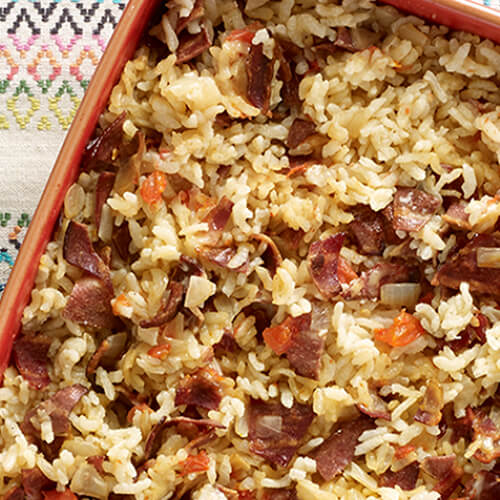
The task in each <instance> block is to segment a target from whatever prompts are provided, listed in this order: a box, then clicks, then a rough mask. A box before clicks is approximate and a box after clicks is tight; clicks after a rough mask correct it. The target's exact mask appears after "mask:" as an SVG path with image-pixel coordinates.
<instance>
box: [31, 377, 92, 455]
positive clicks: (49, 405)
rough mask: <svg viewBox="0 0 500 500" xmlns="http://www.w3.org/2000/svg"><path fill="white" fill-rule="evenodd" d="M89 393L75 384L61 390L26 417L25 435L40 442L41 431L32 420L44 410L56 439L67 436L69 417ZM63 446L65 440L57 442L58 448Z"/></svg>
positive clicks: (69, 425) (69, 426) (81, 386)
mask: <svg viewBox="0 0 500 500" xmlns="http://www.w3.org/2000/svg"><path fill="white" fill-rule="evenodd" d="M87 392H88V389H87V388H86V387H84V386H83V385H80V384H74V385H70V386H68V387H65V388H64V389H60V390H59V391H57V392H56V393H55V394H54V395H53V396H51V397H50V398H49V399H47V400H45V401H42V402H41V403H40V404H39V405H38V406H36V407H35V408H33V409H31V410H29V411H28V412H27V413H26V415H25V416H24V420H23V422H22V423H21V430H22V431H23V433H24V435H25V436H26V437H27V438H28V439H30V440H32V441H34V442H39V441H40V431H39V430H38V428H36V427H35V426H34V425H33V423H32V419H33V418H36V415H37V414H38V412H39V411H40V410H43V411H44V412H45V413H46V414H47V415H48V416H49V417H50V420H51V422H52V430H53V432H54V435H55V436H56V438H64V437H65V436H67V435H68V433H69V431H70V428H71V424H70V421H69V418H68V416H69V414H70V413H71V411H72V410H73V408H74V407H75V406H76V404H77V403H78V402H79V401H80V399H81V398H82V397H83V396H84V395H85V394H87ZM62 444H63V439H60V440H58V441H57V446H58V447H60V446H62ZM51 451H55V450H51Z"/></svg>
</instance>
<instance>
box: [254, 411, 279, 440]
mask: <svg viewBox="0 0 500 500" xmlns="http://www.w3.org/2000/svg"><path fill="white" fill-rule="evenodd" d="M282 423H283V419H282V417H280V416H279V415H262V416H261V417H259V418H258V420H257V422H256V430H257V434H258V436H259V438H268V437H276V434H280V433H281V427H282Z"/></svg>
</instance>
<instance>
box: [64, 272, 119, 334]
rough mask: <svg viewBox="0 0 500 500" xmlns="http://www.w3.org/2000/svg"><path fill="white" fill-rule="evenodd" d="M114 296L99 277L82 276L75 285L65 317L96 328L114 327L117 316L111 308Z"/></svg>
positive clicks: (67, 304) (65, 310)
mask: <svg viewBox="0 0 500 500" xmlns="http://www.w3.org/2000/svg"><path fill="white" fill-rule="evenodd" d="M112 298H113V296H112V294H111V293H110V291H109V289H108V287H106V286H105V285H104V284H103V282H102V281H101V280H99V279H97V278H93V277H86V278H80V279H79V280H78V281H77V282H76V283H75V286H74V287H73V290H72V291H71V295H70V296H69V299H68V302H67V303H66V307H65V308H64V310H63V313H62V315H63V318H65V319H69V320H70V321H74V322H75V323H79V324H82V325H87V326H93V327H95V328H113V327H114V326H115V325H116V318H115V316H114V315H113V309H112V308H111V299H112Z"/></svg>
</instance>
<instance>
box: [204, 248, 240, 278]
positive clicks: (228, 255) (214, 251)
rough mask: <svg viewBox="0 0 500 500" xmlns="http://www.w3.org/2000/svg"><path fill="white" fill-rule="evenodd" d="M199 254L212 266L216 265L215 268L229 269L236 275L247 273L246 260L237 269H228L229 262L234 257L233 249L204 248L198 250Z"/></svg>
mask: <svg viewBox="0 0 500 500" xmlns="http://www.w3.org/2000/svg"><path fill="white" fill-rule="evenodd" d="M200 254H201V256H202V257H204V258H205V259H207V260H208V261H209V262H212V264H216V265H217V266H220V267H224V268H226V269H230V270H231V271H236V272H237V273H246V272H247V271H248V264H249V261H248V258H247V259H246V261H245V262H243V264H241V265H240V266H239V267H237V268H232V267H229V265H228V264H229V262H230V261H231V259H232V258H233V257H234V256H235V255H236V251H235V249H234V248H231V247H225V248H210V247H204V248H202V249H201V250H200Z"/></svg>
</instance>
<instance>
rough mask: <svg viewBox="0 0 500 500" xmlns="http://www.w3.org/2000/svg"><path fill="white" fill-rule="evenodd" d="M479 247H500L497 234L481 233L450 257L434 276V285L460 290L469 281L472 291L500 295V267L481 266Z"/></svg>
mask: <svg viewBox="0 0 500 500" xmlns="http://www.w3.org/2000/svg"><path fill="white" fill-rule="evenodd" d="M479 247H488V248H490V247H495V248H496V247H500V236H499V235H497V234H480V235H477V236H476V237H475V238H473V239H472V240H471V241H470V242H469V243H467V245H465V246H464V247H463V248H462V249H461V250H460V251H459V252H458V253H456V254H455V255H453V256H452V257H451V258H448V259H447V260H446V262H445V263H444V264H443V265H442V266H441V268H440V269H439V270H438V272H437V273H436V274H435V275H434V277H433V278H432V282H431V284H432V285H433V286H438V285H443V286H447V287H449V288H453V289H455V290H458V288H459V287H460V283H462V282H463V281H465V282H467V283H469V287H470V290H471V292H478V293H486V294H490V295H495V296H500V269H495V268H485V267H479V266H478V265H477V249H478V248H479Z"/></svg>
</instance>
